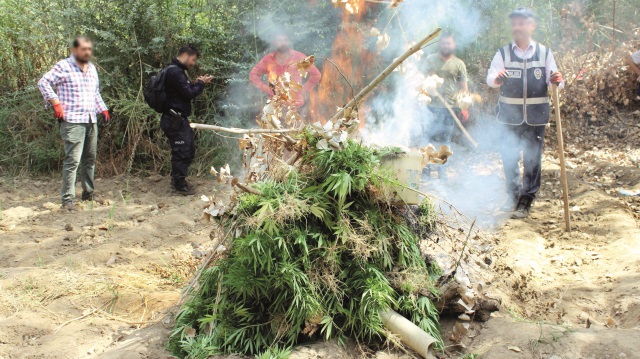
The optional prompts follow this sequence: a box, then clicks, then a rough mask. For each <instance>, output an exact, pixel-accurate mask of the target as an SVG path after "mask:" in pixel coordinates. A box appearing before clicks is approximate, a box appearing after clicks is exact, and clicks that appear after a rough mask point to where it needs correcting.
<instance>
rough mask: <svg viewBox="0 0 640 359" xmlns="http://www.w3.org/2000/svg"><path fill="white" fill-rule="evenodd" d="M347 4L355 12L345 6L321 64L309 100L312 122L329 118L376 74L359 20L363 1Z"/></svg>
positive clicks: (372, 58)
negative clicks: (319, 76) (318, 82)
mask: <svg viewBox="0 0 640 359" xmlns="http://www.w3.org/2000/svg"><path fill="white" fill-rule="evenodd" d="M348 3H349V4H350V6H351V8H352V9H359V11H357V12H354V13H351V12H350V11H349V9H346V8H345V13H344V16H343V18H342V24H341V26H340V27H341V29H340V31H339V32H338V35H337V36H336V39H335V40H334V42H333V47H332V50H331V57H330V58H329V60H330V62H329V61H326V62H325V63H324V66H323V70H322V79H321V80H320V84H319V86H318V88H317V89H316V90H315V91H314V94H313V95H312V96H311V99H310V109H311V118H312V121H321V122H324V121H325V120H326V119H329V118H331V117H333V115H334V114H335V113H336V111H337V108H338V107H344V105H346V104H347V102H349V100H351V99H352V98H353V97H354V96H355V94H357V92H358V91H360V89H362V88H363V87H364V86H365V85H366V84H368V83H369V82H370V81H371V80H372V79H373V76H374V75H375V73H376V71H375V68H376V67H377V55H376V53H374V52H371V51H369V50H368V49H367V48H366V45H365V42H366V41H367V39H368V35H367V34H368V33H369V31H368V30H366V26H365V24H362V23H360V22H361V19H362V17H363V13H364V11H363V10H364V5H365V0H349V1H348ZM332 63H333V64H332ZM334 64H335V66H334ZM336 67H337V69H336ZM341 73H342V74H341ZM343 75H344V77H343ZM345 77H346V79H347V81H348V82H349V83H347V82H346V81H345ZM349 84H351V86H350V85H349ZM352 87H353V88H352ZM360 112H361V113H360V116H359V119H360V125H361V127H362V125H363V124H364V117H363V116H362V115H363V113H362V110H361V111H360Z"/></svg>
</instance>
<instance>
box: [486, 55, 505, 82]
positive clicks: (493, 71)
mask: <svg viewBox="0 0 640 359" xmlns="http://www.w3.org/2000/svg"><path fill="white" fill-rule="evenodd" d="M504 69H505V67H504V60H503V59H502V55H501V54H500V51H498V52H496V54H495V56H493V60H491V66H490V67H489V73H488V74H487V85H489V87H491V88H498V87H500V85H498V84H496V79H497V78H498V74H499V73H500V72H501V71H504Z"/></svg>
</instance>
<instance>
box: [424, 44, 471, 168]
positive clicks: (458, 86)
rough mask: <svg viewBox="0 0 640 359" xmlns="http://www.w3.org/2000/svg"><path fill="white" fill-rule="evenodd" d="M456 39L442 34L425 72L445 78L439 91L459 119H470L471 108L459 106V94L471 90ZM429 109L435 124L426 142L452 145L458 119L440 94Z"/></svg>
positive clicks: (433, 99)
mask: <svg viewBox="0 0 640 359" xmlns="http://www.w3.org/2000/svg"><path fill="white" fill-rule="evenodd" d="M455 52H456V39H455V37H454V36H453V34H448V33H447V34H443V35H442V36H440V42H439V51H438V53H437V54H432V55H430V56H428V57H427V58H426V59H425V64H424V66H425V68H426V73H427V74H429V75H434V74H435V75H438V77H441V78H442V79H444V83H443V85H442V86H441V87H440V94H441V95H442V97H443V98H444V99H445V101H446V102H447V103H448V104H449V106H451V108H453V110H454V112H455V113H456V114H457V116H458V119H459V120H461V121H463V122H465V121H467V120H468V119H469V111H468V110H464V111H462V110H460V109H459V108H457V101H456V96H457V95H458V94H459V93H460V92H469V84H468V75H467V66H466V65H465V63H464V62H463V61H462V60H460V59H459V58H457V57H456V55H455ZM429 110H430V111H431V114H432V124H433V125H431V126H428V127H429V128H428V129H427V132H428V133H429V135H430V136H428V137H429V138H427V139H426V140H427V142H435V143H434V144H440V145H449V144H450V142H451V136H452V134H453V128H454V127H455V120H454V119H453V117H452V116H451V113H450V112H449V110H448V109H447V107H446V106H445V104H444V103H443V102H442V101H440V99H439V98H437V97H432V102H431V103H430V104H429ZM438 177H439V178H446V167H445V166H438Z"/></svg>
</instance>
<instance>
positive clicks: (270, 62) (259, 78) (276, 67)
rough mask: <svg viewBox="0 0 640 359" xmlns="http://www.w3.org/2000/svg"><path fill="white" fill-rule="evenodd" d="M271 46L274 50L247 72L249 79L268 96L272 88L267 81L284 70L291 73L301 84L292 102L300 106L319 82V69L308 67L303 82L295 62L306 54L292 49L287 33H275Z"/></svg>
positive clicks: (292, 77) (270, 80)
mask: <svg viewBox="0 0 640 359" xmlns="http://www.w3.org/2000/svg"><path fill="white" fill-rule="evenodd" d="M272 46H273V48H274V49H275V51H273V52H272V53H269V54H268V55H266V56H265V57H263V58H262V60H260V62H258V64H257V65H256V66H255V67H254V68H253V69H252V70H251V72H250V73H249V79H250V80H251V82H252V83H253V85H254V86H255V87H256V88H258V89H259V90H260V91H262V92H264V93H265V94H267V95H269V96H273V95H274V94H273V90H272V89H271V86H270V85H269V83H270V82H273V81H275V80H276V79H277V78H278V77H279V76H282V75H284V73H285V72H288V73H289V74H291V79H292V80H293V81H295V82H297V83H299V84H301V85H303V87H302V91H301V92H299V93H298V94H297V96H296V98H295V100H294V103H293V104H292V105H294V106H296V107H298V108H301V107H303V106H304V105H305V104H306V102H307V99H308V97H309V94H310V93H311V90H312V89H313V88H315V87H316V86H317V85H318V83H319V82H320V76H321V75H320V71H319V70H318V68H317V67H315V66H311V67H309V69H308V70H307V72H308V75H307V81H306V82H305V83H304V84H303V79H302V76H300V73H299V72H298V69H297V67H296V63H298V62H299V61H301V60H304V59H305V58H306V57H307V55H305V54H303V53H302V52H298V51H296V50H293V48H292V44H291V39H290V38H289V35H287V34H285V33H278V34H276V35H275V36H274V38H273V44H272ZM265 75H266V79H267V82H264V80H263V76H265Z"/></svg>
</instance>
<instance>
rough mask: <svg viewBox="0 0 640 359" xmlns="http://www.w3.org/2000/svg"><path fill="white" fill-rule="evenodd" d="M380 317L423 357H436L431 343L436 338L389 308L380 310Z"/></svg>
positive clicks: (392, 331) (430, 358) (428, 358)
mask: <svg viewBox="0 0 640 359" xmlns="http://www.w3.org/2000/svg"><path fill="white" fill-rule="evenodd" d="M380 317H381V318H382V322H383V323H384V325H385V326H386V327H387V329H388V330H389V331H390V332H391V333H393V334H395V335H397V336H398V337H400V340H402V342H403V343H404V344H405V345H406V346H408V347H409V348H411V349H413V350H414V351H415V352H416V353H418V354H420V355H421V356H422V357H423V358H425V359H436V356H435V354H434V353H433V343H435V342H436V339H435V338H434V337H432V336H431V335H429V334H427V333H426V332H425V331H424V330H422V329H420V328H419V327H418V326H417V325H415V324H413V323H412V322H410V321H409V320H408V319H407V318H405V317H403V316H401V315H400V314H398V313H396V312H395V311H393V310H391V309H387V310H386V311H380Z"/></svg>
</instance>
